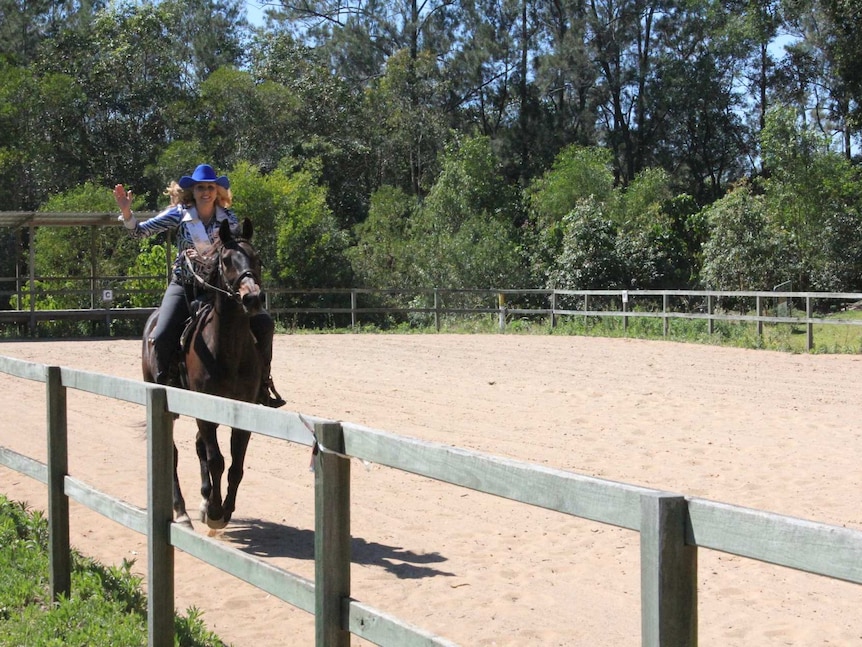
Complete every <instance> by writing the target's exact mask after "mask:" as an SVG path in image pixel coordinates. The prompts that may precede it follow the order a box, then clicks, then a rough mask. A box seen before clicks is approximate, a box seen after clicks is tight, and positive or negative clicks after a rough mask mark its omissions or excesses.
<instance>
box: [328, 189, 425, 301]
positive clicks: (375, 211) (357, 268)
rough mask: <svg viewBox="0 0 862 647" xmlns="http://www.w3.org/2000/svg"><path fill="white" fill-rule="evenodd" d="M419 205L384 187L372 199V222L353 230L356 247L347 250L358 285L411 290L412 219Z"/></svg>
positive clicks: (405, 195) (403, 195) (414, 200)
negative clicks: (400, 287) (410, 237)
mask: <svg viewBox="0 0 862 647" xmlns="http://www.w3.org/2000/svg"><path fill="white" fill-rule="evenodd" d="M418 206H419V205H418V201H417V200H416V199H415V198H413V197H411V196H409V195H407V193H405V192H404V191H402V190H401V189H398V188H396V187H391V186H383V187H380V189H378V190H377V191H376V192H375V193H374V194H373V195H372V196H371V206H370V208H369V211H368V218H366V219H365V221H364V222H361V223H359V224H358V225H356V226H355V227H354V228H353V235H354V238H355V243H354V244H353V245H352V246H351V247H350V248H348V249H347V250H346V252H345V255H346V257H347V259H348V260H349V261H350V265H351V267H352V268H353V272H354V274H355V275H356V278H357V280H358V282H359V283H358V285H360V286H362V287H372V288H389V287H393V286H407V285H409V281H410V273H411V267H410V266H411V258H410V254H409V252H408V249H409V241H408V231H409V223H410V219H411V218H412V217H413V214H414V213H415V212H416V211H417V210H418Z"/></svg>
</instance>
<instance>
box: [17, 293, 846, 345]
mask: <svg viewBox="0 0 862 647" xmlns="http://www.w3.org/2000/svg"><path fill="white" fill-rule="evenodd" d="M134 278H136V279H138V280H140V279H153V278H154V277H134ZM11 280H13V279H0V285H2V282H3V281H11ZM37 280H38V281H44V280H45V279H41V278H38V277H37ZM53 280H57V281H61V280H62V281H68V279H53ZM81 280H85V279H81ZM126 280H128V278H126V277H105V278H103V279H100V280H98V281H93V280H91V279H86V281H87V282H88V285H89V286H90V287H88V288H86V290H84V292H86V294H87V297H88V299H89V300H90V302H91V306H90V307H89V308H74V309H58V310H37V309H35V307H34V306H32V305H31V307H30V308H29V309H27V310H0V324H3V323H7V324H17V325H20V326H25V325H26V326H28V327H29V330H30V334H33V333H34V332H35V330H36V327H37V324H38V323H40V322H46V321H87V320H89V321H104V322H105V323H106V325H107V328H108V330H110V324H111V322H112V321H113V320H116V319H138V320H144V319H146V317H148V316H149V314H150V313H151V312H152V311H153V308H140V307H139V308H129V307H122V304H123V302H124V300H126V299H128V297H129V295H130V294H131V292H132V291H131V290H128V289H126V288H124V287H123V284H124V282H125V281H126ZM93 286H95V287H93ZM87 290H94V292H93V294H90V292H88V291H87ZM42 291H43V292H45V294H53V295H55V296H56V297H59V298H62V297H63V296H64V295H67V294H80V293H81V291H71V292H70V291H68V290H67V291H57V292H49V291H45V290H44V288H43V289H42ZM137 292H142V290H137ZM14 294H15V292H14V291H10V290H6V291H3V290H0V302H3V300H4V298H5V297H6V296H10V297H11V296H13V295H14ZM160 294H161V290H159V291H157V292H153V297H152V298H153V303H157V302H158V299H159V297H160ZM106 295H107V296H110V298H109V299H106V298H105V296H106ZM265 297H266V308H267V310H269V312H270V313H271V314H272V315H273V316H274V317H276V318H282V319H294V320H296V319H298V318H300V317H306V318H308V320H309V321H310V322H311V324H310V325H311V327H319V326H326V325H335V326H339V327H340V326H344V327H346V326H349V327H351V328H355V327H356V326H358V325H360V324H361V323H362V321H372V320H373V317H375V316H378V317H379V316H383V317H396V318H401V319H402V320H409V319H411V318H414V319H415V318H422V319H423V323H427V324H433V325H434V326H435V327H436V329H437V330H440V326H441V319H442V318H444V317H452V316H469V315H488V316H492V317H495V318H496V319H497V320H498V325H499V329H500V330H501V331H503V330H505V329H506V327H507V325H509V323H511V322H512V321H513V320H514V319H518V318H529V319H537V318H545V319H546V320H548V321H549V323H550V326H551V327H552V328H553V327H555V326H556V325H557V323H558V321H559V320H560V319H561V318H566V317H583V318H585V319H587V318H599V319H601V318H616V319H618V320H620V321H621V322H622V327H623V330H624V331H625V330H627V329H628V325H629V321H630V320H631V319H638V318H644V319H660V320H661V322H662V332H663V334H664V335H665V336H668V334H669V332H670V325H671V321H673V320H704V321H706V332H707V333H708V334H709V335H712V334H713V333H714V332H715V326H716V323H718V322H730V323H754V324H756V329H757V334H758V335H762V334H763V326H764V324H771V325H774V324H783V325H791V326H803V327H804V328H805V331H806V335H807V337H806V347H807V349H808V350H812V349H813V348H814V345H815V344H814V327H815V326H817V325H824V326H825V325H845V326H862V318H852V317H848V316H841V313H842V312H843V313H845V314H846V312H847V307H848V304H851V306H852V305H853V304H856V303H859V302H862V294H860V293H843V292H776V291H772V292H770V291H753V292H730V291H720V290H545V289H487V290H468V289H444V288H433V289H431V288H429V289H387V290H383V289H372V288H332V289H301V290H300V289H284V288H273V289H269V290H267V291H266V292H265ZM115 304H116V305H115ZM118 306H119V307H118ZM853 307H855V306H853ZM824 312H826V313H828V314H829V315H830V316H828V317H827V316H824V315H823V313H824ZM327 322H328V323H327ZM860 332H862V330H860Z"/></svg>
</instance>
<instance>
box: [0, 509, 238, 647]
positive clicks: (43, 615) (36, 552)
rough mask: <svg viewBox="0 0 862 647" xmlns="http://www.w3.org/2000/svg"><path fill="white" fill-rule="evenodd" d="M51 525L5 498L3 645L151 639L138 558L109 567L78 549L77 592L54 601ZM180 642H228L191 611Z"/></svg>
mask: <svg viewBox="0 0 862 647" xmlns="http://www.w3.org/2000/svg"><path fill="white" fill-rule="evenodd" d="M47 545H48V524H47V520H46V519H45V517H44V516H43V515H42V514H41V513H40V512H39V511H29V510H28V509H27V507H26V506H25V505H24V504H22V503H14V502H12V501H10V500H9V499H7V498H6V497H5V496H2V495H0V646H2V647H19V646H20V645H32V646H33V647H65V646H67V645H69V646H73V647H116V646H117V645H123V646H124V647H133V646H134V645H141V646H142V647H143V646H144V645H146V644H147V628H146V618H147V599H146V596H145V595H144V593H143V592H142V590H141V583H142V578H141V577H140V576H138V575H134V574H133V573H132V572H131V569H132V567H133V566H134V562H130V561H127V560H126V561H124V562H123V564H122V565H121V566H119V567H114V566H107V567H106V566H103V565H102V564H99V563H98V562H96V561H94V560H92V559H90V558H87V557H83V556H81V555H80V554H78V553H77V552H75V551H73V552H72V586H71V595H70V596H69V597H68V598H62V599H61V600H59V601H58V602H56V603H52V601H51V600H50V589H49V582H48V568H49V565H48V553H47ZM175 632H176V636H177V641H176V642H177V645H179V647H224V643H223V642H222V641H221V640H219V638H218V637H217V636H216V635H215V634H213V633H211V632H209V631H208V630H207V629H206V628H205V627H204V626H203V623H202V622H201V617H200V612H199V611H198V610H197V609H195V608H191V609H189V610H188V611H187V615H186V616H177V617H176V620H175Z"/></svg>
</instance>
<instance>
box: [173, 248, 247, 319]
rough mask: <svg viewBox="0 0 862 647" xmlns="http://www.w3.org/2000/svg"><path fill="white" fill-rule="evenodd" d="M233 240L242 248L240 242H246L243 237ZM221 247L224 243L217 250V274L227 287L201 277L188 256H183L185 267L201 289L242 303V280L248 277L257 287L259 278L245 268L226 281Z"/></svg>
mask: <svg viewBox="0 0 862 647" xmlns="http://www.w3.org/2000/svg"><path fill="white" fill-rule="evenodd" d="M234 240H235V241H236V243H237V248H238V249H242V248H241V247H240V243H243V242H247V241H245V240H244V239H234ZM223 249H225V247H224V245H222V246H221V248H220V249H219V252H218V275H219V279H221V283H222V284H223V285H224V286H225V288H227V289H224V288H221V287H219V286H218V285H213V284H212V283H210V282H209V281H207V280H206V279H205V278H203V277H202V276H201V275H200V274H198V273H197V271H196V270H195V267H194V264H193V263H192V261H191V260H190V259H189V257H188V256H184V258H185V264H186V269H187V270H188V271H189V273H190V274H191V275H192V276H193V277H194V279H195V281H197V282H198V284H199V285H200V286H201V287H202V288H203V289H205V290H209V291H212V292H218V293H219V294H223V295H225V296H226V297H227V298H228V299H231V300H232V301H236V302H237V303H239V304H241V303H242V297H241V296H240V294H239V286H240V284H241V283H242V282H243V280H245V279H247V278H250V279H251V280H252V281H254V282H255V284H256V285H257V286H258V287H260V278H259V277H258V275H257V273H256V272H255V271H254V270H252V269H245V270H243V271H242V272H240V273H239V276H237V277H236V278H235V279H234V280H233V281H228V278H227V270H226V269H225V265H224V256H223V255H222V250H223ZM242 253H243V254H244V255H245V256H250V254H248V253H247V252H246V251H245V250H242Z"/></svg>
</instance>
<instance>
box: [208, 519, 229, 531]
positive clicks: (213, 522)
mask: <svg viewBox="0 0 862 647" xmlns="http://www.w3.org/2000/svg"><path fill="white" fill-rule="evenodd" d="M207 525H208V526H209V527H210V529H212V530H221V529H222V528H224V527H225V526H226V525H227V521H225V520H224V519H209V518H208V519H207Z"/></svg>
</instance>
